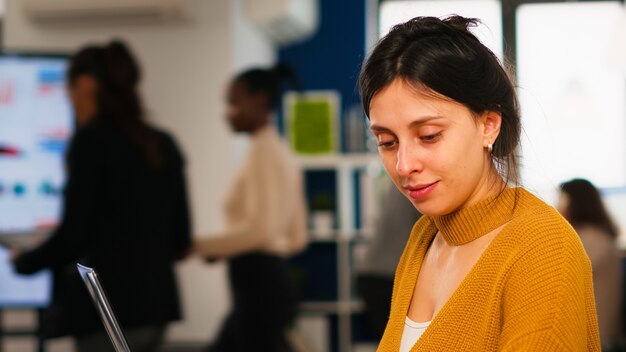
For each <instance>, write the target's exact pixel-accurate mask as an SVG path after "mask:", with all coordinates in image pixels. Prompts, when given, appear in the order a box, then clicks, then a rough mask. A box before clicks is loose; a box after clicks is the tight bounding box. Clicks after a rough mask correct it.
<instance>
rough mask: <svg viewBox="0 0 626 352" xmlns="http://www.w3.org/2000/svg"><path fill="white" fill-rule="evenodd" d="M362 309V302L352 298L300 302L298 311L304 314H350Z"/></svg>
mask: <svg viewBox="0 0 626 352" xmlns="http://www.w3.org/2000/svg"><path fill="white" fill-rule="evenodd" d="M363 309H364V305H363V302H362V301H360V300H357V299H354V300H352V301H350V302H341V301H311V302H302V303H300V311H301V312H302V313H305V314H316V313H319V314H352V313H357V312H361V311H363Z"/></svg>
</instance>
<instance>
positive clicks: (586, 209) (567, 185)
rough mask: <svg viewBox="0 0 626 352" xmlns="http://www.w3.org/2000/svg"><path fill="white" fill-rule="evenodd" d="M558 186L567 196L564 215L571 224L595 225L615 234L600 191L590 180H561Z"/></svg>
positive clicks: (614, 227) (614, 228)
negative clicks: (567, 202) (567, 201)
mask: <svg viewBox="0 0 626 352" xmlns="http://www.w3.org/2000/svg"><path fill="white" fill-rule="evenodd" d="M560 188H561V191H562V192H563V193H565V194H566V195H567V196H568V197H569V204H568V206H567V209H566V214H565V216H566V217H567V220H568V221H569V222H570V223H571V224H572V226H574V227H576V226H580V225H583V224H590V225H595V226H598V227H601V228H602V229H604V230H605V231H606V232H608V233H609V234H610V235H611V236H612V237H616V236H617V227H616V226H615V224H614V223H613V220H611V216H610V215H609V213H608V212H607V211H606V208H605V207H604V203H603V202H602V198H601V197H600V192H599V191H598V189H597V188H596V187H595V186H594V185H593V184H592V183H591V182H589V181H588V180H585V179H581V178H575V179H573V180H570V181H567V182H563V183H562V184H561V185H560Z"/></svg>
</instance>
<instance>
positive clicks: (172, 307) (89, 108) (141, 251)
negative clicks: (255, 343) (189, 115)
mask: <svg viewBox="0 0 626 352" xmlns="http://www.w3.org/2000/svg"><path fill="white" fill-rule="evenodd" d="M67 78H68V91H69V95H70V98H71V101H72V106H73V108H74V112H75V116H76V122H77V130H76V133H75V135H74V136H73V138H72V140H71V142H70V146H69V150H68V154H67V170H68V179H67V184H66V187H65V193H64V210H63V216H62V220H61V223H60V225H59V227H58V228H57V229H56V230H55V231H54V232H53V233H52V235H51V236H50V237H49V238H48V239H47V240H46V241H45V242H44V243H43V244H41V245H40V246H39V247H37V248H35V249H33V250H30V251H27V252H24V253H19V251H17V250H14V251H13V261H14V264H15V269H16V271H17V272H18V273H22V274H31V273H35V272H37V271H39V270H41V269H44V268H52V269H53V270H54V273H55V284H54V292H53V303H52V306H51V307H50V309H49V315H48V318H47V319H46V318H45V319H44V326H43V328H44V331H45V333H46V334H47V335H48V336H50V337H53V336H63V335H71V336H74V337H75V338H76V341H77V347H78V350H79V351H81V352H83V351H89V352H96V351H113V348H112V345H111V344H110V342H109V341H108V337H107V335H106V334H105V332H104V329H103V325H102V323H101V322H100V320H99V318H98V315H97V313H96V310H95V308H94V307H93V305H92V302H91V301H90V298H89V296H88V292H87V290H86V289H85V287H84V285H83V283H82V282H81V281H80V278H79V275H78V274H77V272H76V268H75V265H74V263H75V262H77V261H79V262H81V263H83V264H86V265H88V266H91V267H94V268H95V269H96V270H97V271H98V273H99V276H100V278H101V280H102V282H103V285H104V287H105V289H106V291H107V293H108V295H109V299H110V301H111V303H112V305H113V307H114V309H115V311H116V315H117V316H118V318H119V320H120V323H121V325H122V327H123V328H124V329H125V332H126V335H127V337H128V339H129V343H130V347H131V348H132V349H133V351H154V350H155V349H156V348H157V346H158V345H159V344H160V343H161V341H162V339H163V335H164V329H165V326H166V324H167V323H168V322H170V321H173V320H177V319H180V318H181V312H180V307H179V297H178V289H177V284H176V277H175V273H174V267H173V264H174V261H175V260H177V259H181V258H183V257H184V256H185V255H186V253H187V252H188V250H189V247H190V245H191V229H190V219H189V218H190V216H189V209H188V202H187V195H186V183H185V175H184V160H183V156H182V154H181V151H180V150H179V148H178V146H177V144H176V142H175V141H174V139H173V138H172V137H171V136H170V135H168V134H167V133H165V132H163V131H160V130H158V129H156V128H154V127H152V126H150V125H148V124H147V123H146V122H145V121H144V117H145V113H144V110H143V107H142V104H141V100H140V98H139V95H138V92H137V85H138V82H139V80H140V70H139V66H138V64H137V62H136V61H135V59H134V58H133V56H132V54H131V52H130V51H129V49H128V47H127V46H126V45H125V44H124V43H123V42H121V41H113V42H111V43H109V44H108V45H105V46H89V47H86V48H84V49H82V50H80V51H79V52H78V53H76V54H75V55H74V56H73V57H72V59H71V63H70V67H69V69H68V74H67ZM55 312H56V313H58V314H55Z"/></svg>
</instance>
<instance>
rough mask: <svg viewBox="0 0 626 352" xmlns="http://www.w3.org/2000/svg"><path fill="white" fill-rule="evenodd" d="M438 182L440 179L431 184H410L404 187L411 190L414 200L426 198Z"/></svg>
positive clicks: (410, 193)
mask: <svg viewBox="0 0 626 352" xmlns="http://www.w3.org/2000/svg"><path fill="white" fill-rule="evenodd" d="M437 184H438V181H437V182H433V183H429V184H421V185H408V186H405V187H404V188H405V189H406V190H407V191H408V192H409V197H411V198H412V199H414V200H422V199H424V198H426V197H427V196H428V195H429V194H430V193H431V192H432V191H433V190H435V188H436V187H437Z"/></svg>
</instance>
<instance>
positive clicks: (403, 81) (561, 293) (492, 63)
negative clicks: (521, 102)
mask: <svg viewBox="0 0 626 352" xmlns="http://www.w3.org/2000/svg"><path fill="white" fill-rule="evenodd" d="M475 25H477V20H474V19H467V18H463V17H460V16H451V17H448V18H445V19H438V18H433V17H417V18H414V19H412V20H410V21H408V22H406V23H404V24H400V25H397V26H395V27H394V28H393V29H392V30H391V31H390V32H389V34H387V35H386V36H385V37H384V38H383V39H382V40H381V41H380V42H379V43H378V44H377V45H376V47H375V48H374V50H373V52H372V53H371V55H370V56H369V58H368V59H367V61H366V62H365V64H364V66H363V69H362V72H361V76H360V82H359V87H360V93H361V96H362V100H363V106H364V109H365V112H366V113H367V115H368V117H369V119H370V121H371V131H372V133H373V134H374V135H375V136H376V138H377V140H378V144H379V153H380V156H381V159H382V161H383V164H384V166H385V168H386V170H387V172H388V173H389V175H390V176H391V178H392V179H393V181H394V183H395V184H396V186H397V187H398V189H400V191H401V192H403V193H404V194H405V196H406V197H408V198H409V199H410V200H411V202H413V205H414V206H415V207H416V208H417V210H419V212H421V213H422V214H424V216H423V217H422V218H421V219H420V220H419V221H418V222H417V223H416V224H415V226H414V228H413V230H412V233H411V236H410V239H409V241H408V243H407V246H406V248H405V251H404V253H403V255H402V258H401V259H400V262H399V264H398V268H397V271H396V277H395V284H394V292H393V298H392V307H391V313H390V317H389V322H388V324H387V328H386V330H385V334H384V336H383V339H382V340H381V343H380V346H379V351H394V352H396V351H403V352H404V351H599V349H600V344H599V337H598V328H597V321H596V315H595V305H594V296H593V285H592V279H591V266H590V265H589V259H588V258H587V256H586V254H585V251H584V248H583V247H582V244H581V243H580V240H579V239H578V236H577V235H576V233H575V232H574V230H573V229H572V228H571V227H570V226H569V224H568V223H567V221H565V219H563V218H562V217H561V216H560V215H559V213H558V212H557V211H556V210H555V209H554V208H552V207H550V206H548V205H546V204H545V203H544V202H542V201H541V200H539V199H538V198H536V197H535V196H533V195H532V194H531V193H529V192H528V191H526V190H524V189H523V188H517V187H510V186H509V185H510V184H515V183H516V181H517V180H516V178H515V176H516V173H515V169H516V166H517V165H516V158H515V152H516V148H517V147H518V142H519V137H520V117H519V113H518V106H517V98H516V94H515V91H514V88H513V85H512V83H511V81H510V79H509V78H508V76H507V74H506V72H505V71H504V69H503V68H502V67H501V66H500V64H499V62H498V60H497V58H496V57H495V56H494V55H493V53H492V52H491V51H490V50H489V49H487V48H486V47H485V46H483V45H482V44H481V43H480V41H479V40H478V39H477V38H476V37H475V36H474V35H472V33H471V32H470V31H469V30H468V28H469V27H471V26H475Z"/></svg>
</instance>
